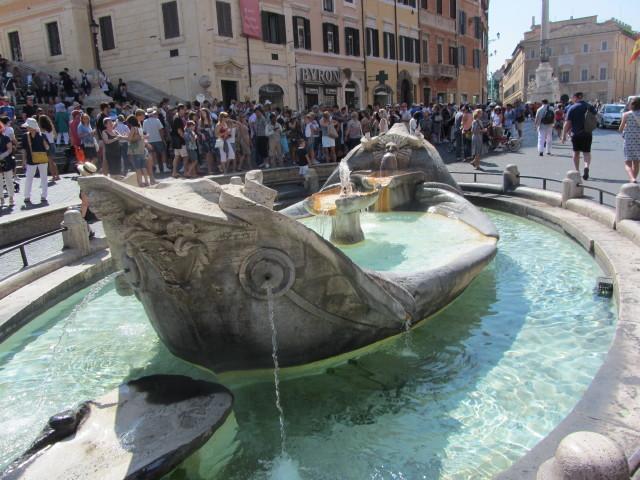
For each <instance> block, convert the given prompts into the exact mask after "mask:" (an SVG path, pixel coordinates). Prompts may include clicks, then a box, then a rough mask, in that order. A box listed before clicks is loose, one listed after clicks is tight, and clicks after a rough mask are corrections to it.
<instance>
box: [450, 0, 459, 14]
mask: <svg viewBox="0 0 640 480" xmlns="http://www.w3.org/2000/svg"><path fill="white" fill-rule="evenodd" d="M457 11H458V5H457V2H456V0H449V16H450V17H451V18H456V12H457Z"/></svg>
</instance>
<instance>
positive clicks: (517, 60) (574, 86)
mask: <svg viewBox="0 0 640 480" xmlns="http://www.w3.org/2000/svg"><path fill="white" fill-rule="evenodd" d="M550 29H551V32H550V39H549V47H550V50H551V51H550V58H549V62H550V63H551V66H552V67H553V71H554V74H555V76H556V77H557V78H558V80H559V81H560V91H561V92H560V93H561V94H566V95H569V96H571V94H573V93H575V92H578V91H581V92H583V93H584V96H585V98H586V99H588V100H596V99H597V100H600V101H601V102H615V101H618V100H620V99H625V100H626V98H627V97H628V96H629V95H633V94H634V93H637V92H636V91H635V90H636V85H637V82H638V67H637V65H636V64H631V65H630V64H629V63H628V61H629V57H630V56H631V52H632V50H633V44H634V42H635V39H636V38H638V34H637V33H636V32H633V31H632V30H631V28H630V27H629V26H628V25H625V24H623V23H621V22H619V21H617V20H614V19H612V20H607V21H605V22H598V21H597V17H596V16H592V17H584V18H576V19H573V18H572V19H569V20H564V21H560V22H551V24H550ZM539 39H540V25H533V26H532V28H531V30H529V31H528V32H525V34H524V39H523V40H522V41H521V42H520V43H519V44H518V46H517V47H516V49H515V50H514V53H513V56H512V58H511V60H510V61H509V62H508V64H507V67H506V69H505V76H504V78H503V80H502V84H503V86H502V88H503V89H504V99H503V100H504V101H505V102H510V103H513V101H514V100H516V99H522V100H527V88H528V86H529V82H531V81H532V80H535V71H536V68H537V67H538V65H539V64H540V43H539ZM550 100H551V99H550ZM555 100H559V99H555Z"/></svg>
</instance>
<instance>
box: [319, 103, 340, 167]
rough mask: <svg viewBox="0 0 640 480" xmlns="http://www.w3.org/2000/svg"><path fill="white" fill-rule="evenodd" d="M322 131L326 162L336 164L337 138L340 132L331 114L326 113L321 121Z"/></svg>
mask: <svg viewBox="0 0 640 480" xmlns="http://www.w3.org/2000/svg"><path fill="white" fill-rule="evenodd" d="M320 130H321V131H322V151H323V153H324V159H325V162H327V163H329V162H331V163H335V162H336V138H338V131H337V130H336V126H335V122H334V121H333V120H331V117H330V116H329V112H324V113H323V114H322V118H321V119H320Z"/></svg>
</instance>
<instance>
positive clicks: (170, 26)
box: [162, 2, 180, 39]
mask: <svg viewBox="0 0 640 480" xmlns="http://www.w3.org/2000/svg"><path fill="white" fill-rule="evenodd" d="M162 23H163V25H164V38H165V39H169V38H178V37H179V36H180V23H179V22H178V2H166V3H163V4H162Z"/></svg>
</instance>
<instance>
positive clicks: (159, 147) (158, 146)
mask: <svg viewBox="0 0 640 480" xmlns="http://www.w3.org/2000/svg"><path fill="white" fill-rule="evenodd" d="M149 145H151V146H152V147H153V151H154V152H156V153H157V154H158V155H162V154H163V153H164V152H166V151H167V149H166V146H165V144H164V142H149Z"/></svg>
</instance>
